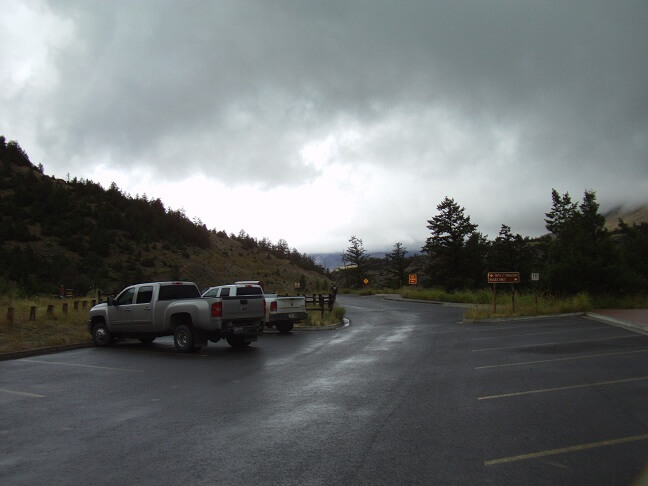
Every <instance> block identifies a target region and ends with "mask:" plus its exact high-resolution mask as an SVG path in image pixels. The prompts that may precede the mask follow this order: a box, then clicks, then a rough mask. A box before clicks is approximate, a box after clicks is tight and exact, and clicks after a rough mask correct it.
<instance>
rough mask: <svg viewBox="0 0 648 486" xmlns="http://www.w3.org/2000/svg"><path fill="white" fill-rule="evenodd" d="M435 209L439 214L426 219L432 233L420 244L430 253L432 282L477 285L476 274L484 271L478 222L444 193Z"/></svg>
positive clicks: (454, 286)
mask: <svg viewBox="0 0 648 486" xmlns="http://www.w3.org/2000/svg"><path fill="white" fill-rule="evenodd" d="M437 210H438V211H439V214H438V215H437V216H435V217H433V218H432V219H430V220H428V226H427V228H428V229H429V230H430V231H431V232H432V235H431V236H429V237H428V238H427V239H426V242H425V246H423V248H422V250H423V252H425V253H427V254H428V257H429V260H428V272H429V275H430V278H431V280H432V282H433V283H434V284H438V285H442V286H443V287H445V288H446V289H448V290H453V289H459V288H463V287H472V286H474V285H478V281H477V280H476V279H475V275H477V274H478V273H481V272H482V271H483V268H482V266H481V265H482V264H483V260H484V255H485V249H486V248H485V239H484V237H483V236H481V235H480V234H479V233H477V232H476V229H477V225H476V224H473V223H471V222H470V216H466V215H465V214H464V211H465V208H463V207H461V206H459V204H457V203H456V202H455V201H454V199H452V198H449V197H447V196H446V198H445V199H444V200H443V201H441V203H440V204H439V205H438V206H437ZM474 265H477V268H475V267H474Z"/></svg>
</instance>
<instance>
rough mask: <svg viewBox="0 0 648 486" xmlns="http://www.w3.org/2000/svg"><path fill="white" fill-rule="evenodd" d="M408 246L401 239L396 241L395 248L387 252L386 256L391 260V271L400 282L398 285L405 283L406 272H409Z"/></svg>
mask: <svg viewBox="0 0 648 486" xmlns="http://www.w3.org/2000/svg"><path fill="white" fill-rule="evenodd" d="M406 255H407V248H405V247H404V246H403V244H402V243H401V242H400V241H399V242H397V243H394V249H393V250H392V251H391V253H387V254H386V255H385V258H386V259H387V261H388V262H389V271H390V273H391V275H392V276H393V277H394V279H395V280H396V282H397V283H398V287H402V286H403V285H405V274H406V273H407V257H406Z"/></svg>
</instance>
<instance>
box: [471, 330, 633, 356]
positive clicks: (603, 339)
mask: <svg viewBox="0 0 648 486" xmlns="http://www.w3.org/2000/svg"><path fill="white" fill-rule="evenodd" d="M636 337H643V336H638V335H634V336H633V335H632V334H626V335H624V336H613V337H606V338H594V339H579V340H577V341H554V342H551V343H536V344H518V345H516V346H500V347H498V348H484V349H473V352H480V351H496V350H498V349H516V348H535V347H537V346H555V345H556V344H572V343H589V342H592V341H610V340H612V339H630V338H636Z"/></svg>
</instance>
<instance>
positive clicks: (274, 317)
mask: <svg viewBox="0 0 648 486" xmlns="http://www.w3.org/2000/svg"><path fill="white" fill-rule="evenodd" d="M307 317H308V313H307V312H304V311H297V312H281V313H277V314H270V315H269V316H268V323H270V324H274V323H275V322H300V321H303V320H304V319H306V318H307Z"/></svg>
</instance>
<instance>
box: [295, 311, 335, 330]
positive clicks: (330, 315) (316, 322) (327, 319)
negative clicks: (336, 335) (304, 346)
mask: <svg viewBox="0 0 648 486" xmlns="http://www.w3.org/2000/svg"><path fill="white" fill-rule="evenodd" d="M344 314H346V309H345V308H344V307H339V306H335V307H333V310H331V311H329V310H325V311H324V315H323V316H322V313H321V312H320V311H319V310H309V311H308V317H307V318H306V320H305V321H304V322H301V323H299V324H297V325H296V326H295V327H322V326H330V325H333V324H338V323H340V322H342V318H344Z"/></svg>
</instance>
